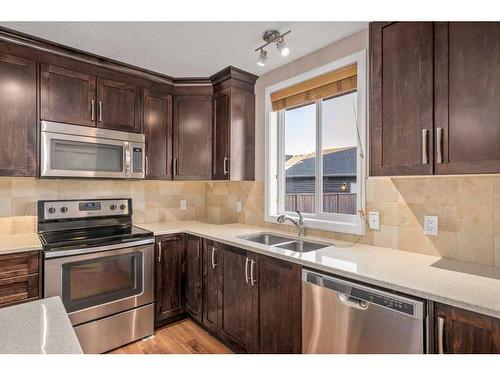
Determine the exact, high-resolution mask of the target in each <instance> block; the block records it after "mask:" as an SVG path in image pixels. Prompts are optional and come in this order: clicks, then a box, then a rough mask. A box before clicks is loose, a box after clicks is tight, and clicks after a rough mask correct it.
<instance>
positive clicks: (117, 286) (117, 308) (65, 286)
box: [44, 244, 154, 326]
mask: <svg viewBox="0 0 500 375" xmlns="http://www.w3.org/2000/svg"><path fill="white" fill-rule="evenodd" d="M85 251H88V249H86V250H85ZM153 251H154V250H153V244H148V245H144V246H135V247H127V248H121V249H118V250H109V251H102V252H96V253H91V254H83V255H71V256H67V257H63V258H48V259H47V258H46V259H45V279H44V280H45V281H44V284H45V285H44V286H45V293H44V295H45V297H52V296H60V297H61V299H62V301H63V304H64V306H65V308H66V311H67V312H68V315H69V317H70V320H71V322H72V324H73V325H74V326H76V325H78V324H81V323H84V322H88V321H91V320H95V319H99V318H103V317H106V316H110V315H113V314H116V313H119V312H122V311H126V310H129V309H132V308H135V307H138V306H142V305H145V304H148V303H151V302H153ZM72 253H73V254H74V251H72Z"/></svg>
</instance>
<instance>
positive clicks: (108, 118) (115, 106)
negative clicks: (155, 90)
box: [97, 78, 141, 133]
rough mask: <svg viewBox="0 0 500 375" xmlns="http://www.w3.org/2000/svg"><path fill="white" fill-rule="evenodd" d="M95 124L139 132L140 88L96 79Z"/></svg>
mask: <svg viewBox="0 0 500 375" xmlns="http://www.w3.org/2000/svg"><path fill="white" fill-rule="evenodd" d="M97 100H98V107H97V126H98V127H99V128H106V129H113V130H120V131H127V132H137V133H140V132H141V89H140V88H139V87H137V86H133V85H129V84H127V83H123V82H116V81H111V80H109V79H102V78H98V79H97Z"/></svg>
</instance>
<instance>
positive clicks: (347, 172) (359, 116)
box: [266, 51, 366, 234]
mask: <svg viewBox="0 0 500 375" xmlns="http://www.w3.org/2000/svg"><path fill="white" fill-rule="evenodd" d="M365 70H366V57H365V52H364V51H362V52H360V53H358V54H355V55H353V56H350V57H348V58H346V59H342V60H341V61H338V62H335V63H332V64H329V65H328V66H325V67H323V68H320V69H317V70H315V71H313V72H310V73H306V74H303V75H301V76H299V77H296V78H294V79H291V80H288V81H286V82H283V83H281V84H279V85H275V86H272V87H270V88H268V89H266V98H268V102H267V103H266V107H267V109H268V113H269V118H268V122H267V133H266V135H267V139H266V144H267V147H266V151H267V157H266V172H267V174H266V221H269V222H274V221H275V220H276V218H277V217H278V216H279V215H280V214H286V215H289V216H297V215H296V213H295V211H297V210H298V211H300V212H301V213H302V214H303V216H304V220H305V223H306V227H308V228H316V229H323V230H329V231H335V232H342V233H349V234H364V225H363V217H362V214H361V213H362V212H364V209H365V201H364V200H365V192H364V190H365V189H364V187H365V176H366V174H365V171H366V165H365V164H366V163H365V162H366V160H365V152H366V151H365V150H366V141H365V126H366V120H365V116H366V111H365V106H366V72H365ZM308 75H309V78H307V76H308ZM271 90H272V91H271Z"/></svg>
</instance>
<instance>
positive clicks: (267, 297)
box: [252, 254, 302, 354]
mask: <svg viewBox="0 0 500 375" xmlns="http://www.w3.org/2000/svg"><path fill="white" fill-rule="evenodd" d="M252 258H253V259H256V261H257V263H256V265H254V274H255V275H256V276H255V277H254V279H255V280H254V284H256V285H257V287H258V289H259V291H258V301H259V302H258V304H256V308H257V310H258V311H256V312H255V314H256V315H257V316H258V317H259V318H258V333H257V334H256V335H254V337H255V339H256V340H257V343H256V345H255V346H254V347H255V351H256V352H258V353H287V354H299V353H301V351H302V303H301V298H302V289H301V288H302V284H301V269H302V268H301V266H299V265H298V264H294V263H290V262H287V261H282V260H279V259H275V258H271V257H267V256H263V255H257V254H254V255H253V256H252Z"/></svg>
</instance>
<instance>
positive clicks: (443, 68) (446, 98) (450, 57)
mask: <svg viewBox="0 0 500 375" xmlns="http://www.w3.org/2000/svg"><path fill="white" fill-rule="evenodd" d="M435 43H436V87H435V101H436V132H438V131H439V132H441V134H442V140H441V144H439V145H438V144H436V148H437V149H438V150H439V151H440V152H441V153H442V159H438V158H436V164H435V171H436V173H438V174H449V173H490V172H494V173H498V172H500V105H498V104H499V103H500V90H499V89H498V87H499V84H500V65H499V63H498V62H499V61H500V23H499V22H450V23H438V24H436V42H435ZM436 143H437V142H436ZM436 155H437V154H436ZM441 161H442V162H441Z"/></svg>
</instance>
